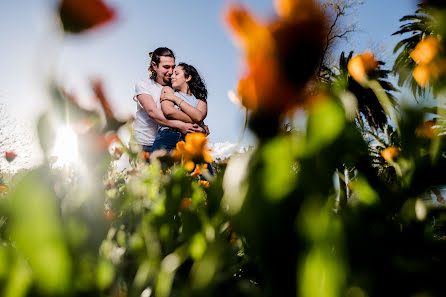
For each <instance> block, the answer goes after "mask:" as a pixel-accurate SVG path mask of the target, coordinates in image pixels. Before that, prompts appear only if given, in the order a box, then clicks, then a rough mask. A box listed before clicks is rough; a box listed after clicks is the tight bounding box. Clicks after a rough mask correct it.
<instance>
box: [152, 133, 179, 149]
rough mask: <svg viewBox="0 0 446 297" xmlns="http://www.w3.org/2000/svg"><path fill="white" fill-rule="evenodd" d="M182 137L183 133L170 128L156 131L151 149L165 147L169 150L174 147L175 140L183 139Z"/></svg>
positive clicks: (175, 144)
mask: <svg viewBox="0 0 446 297" xmlns="http://www.w3.org/2000/svg"><path fill="white" fill-rule="evenodd" d="M184 138H185V136H184V134H182V133H180V132H178V131H175V130H172V129H164V130H161V131H158V134H157V135H156V137H155V142H154V143H153V150H154V151H155V150H159V149H165V150H166V151H168V152H169V151H171V150H173V149H174V148H176V146H177V142H179V141H184Z"/></svg>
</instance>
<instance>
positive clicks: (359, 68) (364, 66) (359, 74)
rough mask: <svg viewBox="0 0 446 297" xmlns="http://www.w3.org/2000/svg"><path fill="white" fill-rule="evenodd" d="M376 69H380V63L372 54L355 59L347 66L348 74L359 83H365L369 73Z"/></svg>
mask: <svg viewBox="0 0 446 297" xmlns="http://www.w3.org/2000/svg"><path fill="white" fill-rule="evenodd" d="M376 67H378V63H377V62H376V60H375V57H374V56H373V53H371V52H366V53H364V54H362V55H358V56H355V57H353V58H352V59H351V60H350V62H349V63H348V66H347V68H348V72H349V73H350V75H351V76H352V77H353V79H354V80H356V81H357V82H363V81H364V80H365V79H366V78H367V72H369V71H371V70H373V69H376Z"/></svg>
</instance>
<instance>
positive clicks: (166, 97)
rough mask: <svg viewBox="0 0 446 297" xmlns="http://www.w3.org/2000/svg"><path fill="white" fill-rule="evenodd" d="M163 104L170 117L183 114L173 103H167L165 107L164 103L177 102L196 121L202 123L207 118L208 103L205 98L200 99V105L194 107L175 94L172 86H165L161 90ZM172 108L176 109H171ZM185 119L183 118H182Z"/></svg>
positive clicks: (166, 113) (165, 112)
mask: <svg viewBox="0 0 446 297" xmlns="http://www.w3.org/2000/svg"><path fill="white" fill-rule="evenodd" d="M160 100H161V106H162V108H163V112H164V114H165V115H166V116H167V117H168V118H175V119H179V118H177V117H176V116H181V115H179V113H178V109H176V108H175V107H174V106H173V104H166V105H165V106H166V107H165V108H164V106H163V103H165V102H166V101H167V102H171V103H175V104H176V105H177V106H178V107H180V108H181V110H182V111H183V112H184V114H186V115H188V116H189V118H190V119H192V121H193V122H195V123H201V122H203V120H204V119H205V118H206V115H207V103H206V102H205V101H203V100H198V106H197V107H193V106H192V105H190V104H189V103H187V102H186V101H184V100H183V99H182V98H180V97H178V96H175V94H174V92H173V90H172V89H171V88H170V87H164V88H163V90H162V92H161V98H160ZM165 109H166V111H164V110H165ZM171 109H176V110H177V111H175V110H171ZM181 120H182V121H183V119H181Z"/></svg>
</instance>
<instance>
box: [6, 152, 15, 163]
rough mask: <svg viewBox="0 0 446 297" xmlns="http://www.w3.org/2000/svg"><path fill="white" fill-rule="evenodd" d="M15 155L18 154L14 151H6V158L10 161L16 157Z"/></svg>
mask: <svg viewBox="0 0 446 297" xmlns="http://www.w3.org/2000/svg"><path fill="white" fill-rule="evenodd" d="M15 157H17V154H16V153H14V152H13V151H9V152H5V159H6V160H7V161H8V162H12V161H13V160H14V159H15Z"/></svg>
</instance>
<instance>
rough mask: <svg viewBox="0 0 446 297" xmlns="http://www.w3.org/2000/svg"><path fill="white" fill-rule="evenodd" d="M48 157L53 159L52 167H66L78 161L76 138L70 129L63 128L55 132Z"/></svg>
mask: <svg viewBox="0 0 446 297" xmlns="http://www.w3.org/2000/svg"><path fill="white" fill-rule="evenodd" d="M50 156H51V157H55V161H54V164H53V165H54V167H67V166H70V165H73V164H74V163H75V162H76V161H77V160H78V157H79V152H78V143H77V136H76V133H74V131H73V130H72V129H71V128H70V127H67V126H63V127H60V128H59V129H58V130H57V134H56V142H55V144H54V147H53V150H52V152H51V154H50Z"/></svg>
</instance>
